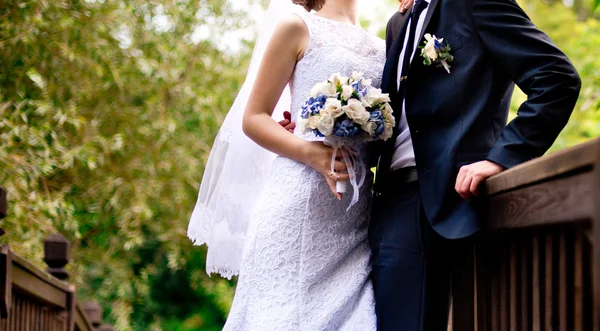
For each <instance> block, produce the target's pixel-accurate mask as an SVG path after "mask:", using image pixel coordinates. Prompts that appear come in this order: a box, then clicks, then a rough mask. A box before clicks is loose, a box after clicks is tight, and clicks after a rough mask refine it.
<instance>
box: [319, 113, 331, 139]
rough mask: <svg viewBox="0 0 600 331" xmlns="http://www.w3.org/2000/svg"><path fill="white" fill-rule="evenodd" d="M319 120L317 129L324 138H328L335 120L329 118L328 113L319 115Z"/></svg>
mask: <svg viewBox="0 0 600 331" xmlns="http://www.w3.org/2000/svg"><path fill="white" fill-rule="evenodd" d="M320 117H321V118H320V120H319V125H318V127H317V128H318V129H319V131H320V132H321V133H322V134H323V135H324V136H330V135H331V133H332V132H333V125H334V124H335V119H334V118H333V116H331V114H330V113H327V112H326V113H324V114H323V113H321V116H320Z"/></svg>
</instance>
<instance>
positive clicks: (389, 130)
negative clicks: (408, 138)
mask: <svg viewBox="0 0 600 331" xmlns="http://www.w3.org/2000/svg"><path fill="white" fill-rule="evenodd" d="M393 133H394V127H393V126H392V125H391V124H390V123H387V122H386V123H385V124H384V126H383V133H382V134H381V136H380V137H379V139H381V140H383V141H386V140H388V139H390V137H392V134H393Z"/></svg>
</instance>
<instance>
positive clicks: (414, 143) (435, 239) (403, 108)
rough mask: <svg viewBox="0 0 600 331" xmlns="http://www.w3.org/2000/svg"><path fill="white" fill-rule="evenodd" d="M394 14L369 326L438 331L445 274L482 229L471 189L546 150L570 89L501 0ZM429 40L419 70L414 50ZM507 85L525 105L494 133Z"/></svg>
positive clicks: (444, 0)
mask: <svg viewBox="0 0 600 331" xmlns="http://www.w3.org/2000/svg"><path fill="white" fill-rule="evenodd" d="M405 9H407V10H406V11H405V12H404V13H402V12H398V13H396V14H395V15H394V16H393V17H392V18H391V20H390V21H389V23H388V27H387V40H386V41H387V54H388V55H387V63H386V66H385V70H384V73H383V82H382V88H383V89H384V92H387V93H389V94H390V97H391V100H392V107H393V109H394V111H395V114H394V115H395V116H396V119H397V123H398V125H397V128H396V130H395V135H394V139H390V140H388V142H387V143H385V144H382V145H380V147H379V152H380V158H379V164H378V171H377V180H376V184H375V191H376V196H375V198H374V202H373V215H372V219H371V228H370V229H369V241H370V244H371V248H372V251H373V281H374V285H375V298H376V312H377V317H378V328H379V331H396V330H406V331H420V330H426V331H428V330H436V331H437V330H446V328H447V322H448V308H449V298H450V288H451V282H452V278H453V276H456V275H457V273H456V268H457V266H460V265H461V264H464V263H465V259H466V256H467V254H468V247H469V241H468V239H467V238H469V237H470V236H472V235H473V234H474V233H476V232H477V231H478V230H479V229H480V228H481V224H482V223H483V222H485V219H483V218H482V215H483V213H482V211H483V207H484V206H483V204H482V201H480V199H479V197H478V196H479V194H480V186H481V184H482V183H483V182H484V181H485V179H487V178H489V177H490V176H493V175H495V174H498V173H500V172H501V171H503V170H504V169H507V168H510V167H513V166H515V165H518V164H520V163H522V162H525V161H527V160H531V159H533V158H535V157H538V156H541V155H542V154H543V153H544V152H546V150H547V149H548V148H549V147H550V146H551V145H552V143H553V142H554V140H555V139H556V137H557V136H558V134H559V132H560V131H561V130H562V128H563V127H564V126H565V124H566V123H567V121H568V119H569V116H570V114H571V112H572V110H573V107H574V105H575V102H576V100H577V97H578V94H579V89H580V84H581V83H580V79H579V76H578V75H577V72H576V71H575V68H574V67H573V65H572V64H571V63H570V62H569V60H568V59H567V57H566V56H565V55H564V54H563V53H562V52H561V51H560V50H559V49H558V48H557V47H556V45H554V43H552V41H551V40H550V39H549V38H548V37H547V36H546V35H545V34H544V33H542V32H541V31H539V30H538V29H537V28H536V27H535V26H534V25H533V23H532V22H531V21H530V20H529V18H528V17H527V15H526V14H525V13H524V12H523V10H522V9H521V8H520V7H519V6H518V5H517V3H516V2H515V1H513V0H452V1H451V0H416V1H415V2H414V5H413V4H412V3H411V4H409V6H408V8H405ZM426 34H430V35H431V37H430V36H427V38H425V35H426ZM433 35H435V36H436V37H437V38H438V39H442V38H443V42H442V43H441V44H439V43H438V44H431V45H430V46H429V47H427V48H426V50H427V52H424V53H427V54H426V55H425V56H426V57H427V60H428V61H429V62H431V63H430V65H427V64H425V63H424V62H427V61H426V58H424V57H423V56H422V55H421V50H420V49H419V48H418V46H425V43H424V41H425V40H427V39H428V40H431V41H430V42H432V43H435V41H434V40H432V38H433V37H432V36H433ZM445 43H447V44H448V46H449V47H450V51H449V52H448V49H444V47H443V46H444V45H445ZM434 45H435V47H434ZM448 55H451V57H448ZM452 57H453V59H452ZM440 59H446V63H445V64H447V65H449V66H450V68H448V71H449V72H448V71H447V70H446V68H444V63H441V62H440ZM514 84H517V85H518V86H519V87H520V88H521V90H523V92H525V93H526V94H527V95H528V99H527V101H526V102H524V103H523V104H522V105H521V107H520V108H519V111H518V116H517V117H516V118H515V119H514V120H513V121H512V122H511V123H510V124H508V126H505V125H506V121H507V116H508V110H509V105H510V100H511V95H512V91H513V87H514ZM458 274H459V273H458Z"/></svg>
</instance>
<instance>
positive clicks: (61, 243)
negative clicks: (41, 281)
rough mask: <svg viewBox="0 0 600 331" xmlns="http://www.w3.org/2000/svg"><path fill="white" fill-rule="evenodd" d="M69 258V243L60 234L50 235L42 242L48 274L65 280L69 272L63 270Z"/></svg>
mask: <svg viewBox="0 0 600 331" xmlns="http://www.w3.org/2000/svg"><path fill="white" fill-rule="evenodd" d="M70 258H71V249H70V245H69V242H68V241H67V239H65V237H63V236H62V235H60V234H57V233H55V234H52V235H50V236H49V237H48V238H46V240H44V262H46V264H47V265H48V269H47V270H48V273H49V274H51V275H52V276H54V277H56V278H58V279H61V280H66V279H68V278H69V272H68V271H67V269H65V266H66V265H67V263H69V260H70Z"/></svg>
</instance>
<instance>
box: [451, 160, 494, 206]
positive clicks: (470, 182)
mask: <svg viewBox="0 0 600 331" xmlns="http://www.w3.org/2000/svg"><path fill="white" fill-rule="evenodd" d="M503 170H504V168H503V167H502V166H501V165H498V164H496V163H494V162H491V161H480V162H475V163H472V164H468V165H466V166H463V167H461V168H460V171H459V172H458V176H457V177H456V185H455V186H454V189H455V190H456V192H457V193H458V194H459V195H460V196H461V197H462V198H463V199H465V200H470V199H471V198H472V197H473V196H477V195H479V193H480V192H479V188H480V187H481V184H483V182H484V181H485V180H486V179H488V178H490V177H492V176H494V175H496V174H499V173H501V172H502V171H503Z"/></svg>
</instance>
